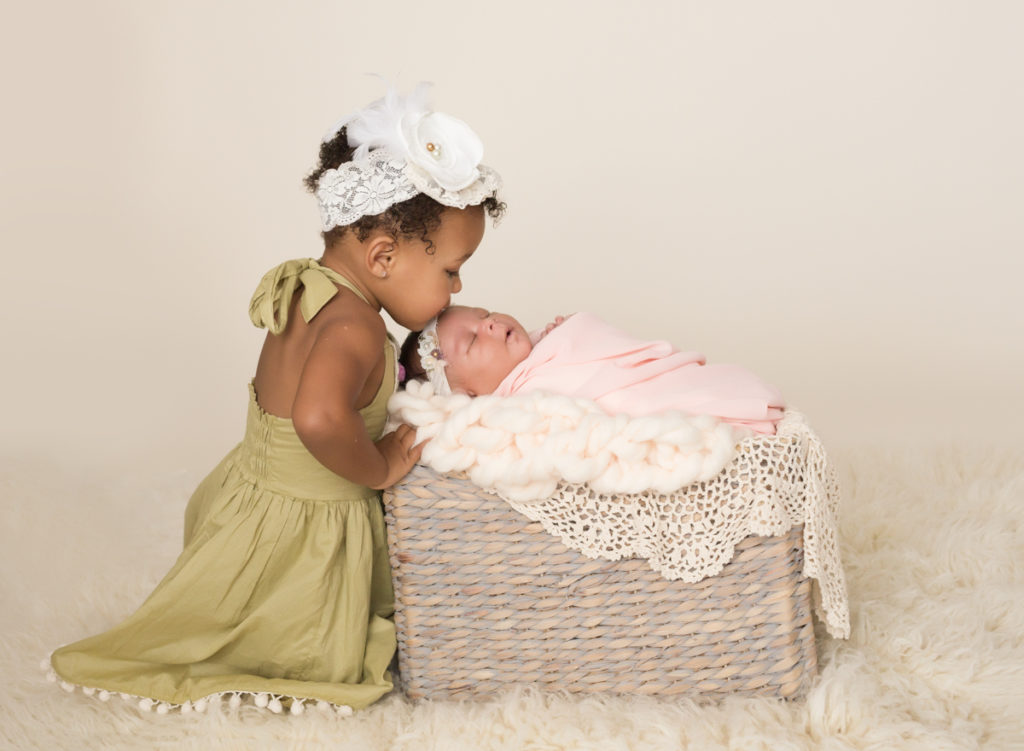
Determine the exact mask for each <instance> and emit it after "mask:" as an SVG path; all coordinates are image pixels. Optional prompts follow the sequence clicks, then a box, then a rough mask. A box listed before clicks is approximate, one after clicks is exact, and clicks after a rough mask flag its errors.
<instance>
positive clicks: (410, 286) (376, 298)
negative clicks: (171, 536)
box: [51, 85, 504, 713]
mask: <svg viewBox="0 0 1024 751" xmlns="http://www.w3.org/2000/svg"><path fill="white" fill-rule="evenodd" d="M482 152H483V149H482V145H481V143H480V141H479V139H478V138H477V136H476V135H475V133H473V131H472V130H471V129H470V128H469V127H468V126H467V125H466V124H465V123H463V122H461V121H459V120H456V119H455V118H452V117H449V116H447V115H444V114H441V113H436V112H431V111H430V110H429V109H428V107H427V103H426V86H424V85H421V86H420V87H419V88H417V89H416V90H415V91H414V92H413V93H412V94H411V95H409V96H408V97H400V96H398V95H397V94H396V93H395V92H394V91H389V92H388V94H387V96H386V97H385V98H384V99H382V100H380V101H377V102H374V103H373V104H371V105H370V106H369V107H368V108H366V109H365V110H363V111H360V112H358V113H356V114H355V115H353V116H352V117H350V118H347V119H346V120H343V121H342V122H341V123H340V124H339V125H338V127H337V128H336V129H335V130H334V131H333V132H332V133H331V134H329V135H328V137H327V138H326V139H325V141H324V143H323V144H322V146H321V148H320V164H319V167H318V168H317V169H316V170H315V171H314V172H313V173H312V174H310V175H309V176H308V177H307V179H306V184H307V186H308V187H309V189H310V190H311V191H313V192H315V193H316V195H317V198H318V199H319V203H320V210H321V216H322V220H323V222H322V223H323V238H324V253H323V256H322V257H321V258H320V259H319V260H313V259H301V260H294V261H288V262H286V263H283V264H281V265H280V266H277V267H276V268H274V269H272V270H271V271H269V272H268V273H267V274H266V276H264V277H263V280H262V281H261V282H260V285H259V287H258V288H257V290H256V292H255V294H254V295H253V298H252V303H251V305H250V308H249V315H250V318H251V319H252V321H253V323H254V324H255V325H257V326H260V327H266V328H267V329H268V330H269V334H268V335H267V338H266V342H265V344H264V346H263V350H262V352H261V354H260V358H259V363H258V364H257V367H256V374H255V377H254V379H253V380H252V382H251V383H250V384H249V408H248V421H247V426H246V432H245V437H244V439H243V440H242V442H241V443H240V444H239V445H238V446H237V447H235V449H234V450H233V451H231V453H229V454H228V455H227V457H226V458H225V459H224V460H223V461H222V462H221V463H220V465H219V466H217V468H216V469H214V470H213V472H212V473H211V474H210V475H209V476H208V477H207V478H206V479H205V480H203V482H202V483H201V484H200V485H199V488H198V489H197V490H196V491H195V494H194V495H193V496H192V499H191V500H190V501H189V504H188V508H187V510H186V513H185V545H184V550H183V552H182V554H181V556H180V557H179V558H178V561H177V562H176V563H175V565H174V567H173V568H172V569H171V571H170V572H169V573H168V574H167V575H166V577H165V578H164V580H163V581H162V582H161V583H160V584H159V585H158V586H157V588H156V590H154V592H153V593H152V594H151V595H150V597H149V598H148V599H147V600H146V602H145V603H144V604H143V605H142V607H141V608H140V609H139V610H138V611H136V612H135V613H134V614H133V615H132V616H130V617H129V618H128V619H127V620H126V621H125V622H123V623H122V624H121V625H119V626H116V627H115V628H113V629H111V630H110V631H108V632H106V633H104V634H100V635H98V636H94V637H91V638H88V639H85V640H83V641H80V642H77V643H75V644H71V645H69V646H65V647H63V648H61V649H59V650H57V651H56V652H55V653H54V654H53V656H52V660H51V661H52V666H53V669H54V671H55V672H56V675H57V676H58V677H59V678H60V679H61V680H62V681H64V685H65V687H66V688H69V689H70V688H73V686H74V685H78V686H81V687H83V688H84V689H85V690H86V692H87V693H97V692H98V695H99V697H100V698H103V699H105V698H108V697H109V694H110V693H112V692H120V693H122V694H125V695H127V696H129V697H134V698H136V699H138V700H139V703H140V706H142V707H144V708H149V707H152V706H156V708H157V710H158V711H161V712H165V711H167V710H168V709H170V708H172V707H180V708H181V709H182V710H183V711H191V710H192V709H198V710H202V709H203V708H204V707H205V706H206V704H207V702H208V700H209V698H211V697H217V698H218V699H219V698H220V696H221V695H222V694H224V693H227V694H229V695H230V702H231V703H233V704H237V703H238V702H239V701H240V700H241V697H242V696H243V695H252V696H253V697H254V699H255V701H256V704H257V705H259V706H269V707H270V708H271V709H272V710H275V711H280V710H281V709H282V708H284V707H290V709H291V711H292V712H296V713H297V712H300V711H301V710H302V707H303V701H305V700H316V701H318V702H324V703H328V704H333V705H335V706H336V707H338V708H339V709H340V710H342V711H345V712H348V711H351V710H350V709H349V708H352V707H355V708H359V707H364V706H366V705H367V704H370V703H371V702H373V701H375V700H376V699H378V698H380V697H381V696H382V695H383V694H385V693H387V692H388V691H389V690H390V689H391V686H392V684H391V678H390V675H389V673H388V665H389V663H390V661H391V658H392V656H393V654H394V651H395V629H394V624H393V622H392V620H391V616H392V613H393V609H394V603H393V595H392V591H391V572H390V569H389V566H388V554H387V546H386V540H385V531H384V520H383V516H382V511H381V504H380V493H379V489H380V488H384V487H387V486H389V485H391V484H393V483H394V482H396V481H397V480H399V479H400V478H401V477H403V476H404V475H405V474H406V472H407V471H408V470H409V469H410V468H411V467H412V465H413V463H414V462H415V461H416V459H417V458H418V456H419V452H420V447H418V446H413V438H414V435H413V431H412V429H411V428H409V427H408V426H402V427H400V428H399V429H398V430H397V431H396V432H394V433H391V434H389V435H386V436H384V437H383V438H382V437H381V433H382V432H383V428H384V422H385V418H386V409H385V405H386V403H387V400H388V397H389V396H390V395H391V393H392V392H393V391H394V388H395V386H396V383H397V375H396V362H395V348H394V345H393V342H391V341H390V340H389V339H388V337H387V335H386V329H385V324H384V321H383V319H382V318H381V316H380V312H379V311H380V309H381V308H384V309H385V310H387V312H388V313H389V314H390V315H391V317H392V318H393V319H394V320H395V321H397V322H398V323H399V324H401V325H402V326H406V327H408V328H412V329H421V328H423V327H424V326H425V325H426V324H427V322H428V321H430V320H431V318H433V317H434V316H435V315H436V314H437V313H438V312H439V311H441V310H442V309H443V308H444V307H445V306H447V305H448V303H449V302H450V298H451V295H452V294H453V293H455V292H458V291H459V290H460V289H461V287H462V283H461V282H460V280H459V269H460V268H461V266H462V265H463V264H464V263H465V262H466V260H467V259H469V257H470V256H471V255H472V254H473V252H474V251H475V250H476V248H477V245H478V244H479V243H480V240H481V238H482V236H483V233H484V214H485V212H486V213H487V214H489V215H490V216H492V217H494V218H497V217H498V216H499V215H500V214H501V212H502V211H503V210H504V204H502V203H499V202H498V200H497V197H496V191H497V189H498V187H499V185H500V179H499V177H498V175H497V173H495V172H494V171H493V170H491V169H490V168H488V167H485V166H483V165H481V164H480V158H481V156H482Z"/></svg>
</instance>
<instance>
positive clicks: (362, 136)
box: [317, 84, 501, 231]
mask: <svg viewBox="0 0 1024 751" xmlns="http://www.w3.org/2000/svg"><path fill="white" fill-rule="evenodd" d="M428 89H429V84H420V85H419V86H417V87H416V88H415V89H414V90H413V91H412V92H411V93H410V94H409V95H408V96H401V95H399V94H398V92H397V91H396V90H395V89H394V88H393V87H389V88H388V91H387V93H386V94H385V96H384V97H383V98H382V99H379V100H377V101H376V102H373V103H371V104H370V105H369V106H368V107H366V108H364V109H362V110H360V111H358V112H356V113H354V114H352V115H349V116H348V117H345V118H342V119H341V120H340V121H338V123H337V124H336V125H335V126H334V128H333V129H332V130H331V131H330V132H329V133H328V134H327V136H326V138H325V140H330V139H331V138H333V137H334V136H335V135H336V134H337V133H338V131H339V130H340V129H341V128H342V127H344V128H347V135H348V142H349V145H350V146H352V147H353V149H354V151H353V154H352V161H350V162H348V163H347V164H345V165H342V166H341V167H339V168H338V169H330V170H326V171H325V172H324V174H323V175H321V177H320V180H319V182H318V187H317V197H318V198H319V199H320V213H321V218H322V220H323V221H322V226H323V229H324V231H328V230H330V229H332V228H334V227H341V226H345V225H348V224H351V223H352V222H354V221H356V220H358V219H359V218H360V217H363V216H370V215H376V214H380V213H382V212H384V211H386V210H387V209H388V208H389V207H391V206H393V205H394V204H396V203H399V202H401V201H404V200H407V199H409V198H412V197H413V196H414V195H416V194H417V193H425V194H426V195H428V196H430V197H431V198H433V199H434V200H435V201H437V202H438V203H440V204H442V205H444V206H451V207H453V208H457V209H464V208H465V207H467V206H476V205H479V204H481V203H483V202H484V201H485V200H487V198H488V197H490V196H493V195H494V194H495V193H496V192H497V191H498V189H499V188H500V187H501V177H500V176H499V175H498V173H497V172H495V171H494V170H493V169H491V168H490V167H487V166H486V165H483V164H481V163H480V160H481V158H483V153H484V146H483V143H482V142H481V141H480V138H479V137H478V136H477V134H476V133H474V132H473V129H472V128H470V127H469V125H467V124H466V123H465V122H463V121H462V120H459V119H458V118H455V117H452V116H451V115H446V114H444V113H443V112H434V111H433V110H431V109H430V106H429V103H428V97H427V92H428Z"/></svg>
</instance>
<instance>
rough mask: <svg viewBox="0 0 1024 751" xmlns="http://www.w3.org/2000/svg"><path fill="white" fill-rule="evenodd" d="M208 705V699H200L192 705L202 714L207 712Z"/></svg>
mask: <svg viewBox="0 0 1024 751" xmlns="http://www.w3.org/2000/svg"><path fill="white" fill-rule="evenodd" d="M206 706H207V701H206V699H200V700H199V701H197V702H196V703H195V704H193V705H192V707H193V708H194V709H195V710H196V711H197V712H199V713H200V714H202V713H203V712H205V711H206Z"/></svg>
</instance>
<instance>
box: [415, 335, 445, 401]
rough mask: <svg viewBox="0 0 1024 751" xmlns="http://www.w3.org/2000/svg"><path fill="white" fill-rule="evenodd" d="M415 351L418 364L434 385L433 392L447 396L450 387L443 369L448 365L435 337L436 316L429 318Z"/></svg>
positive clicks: (439, 343)
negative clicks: (418, 360)
mask: <svg viewBox="0 0 1024 751" xmlns="http://www.w3.org/2000/svg"><path fill="white" fill-rule="evenodd" d="M416 351H417V352H418V353H419V356H420V365H421V366H422V367H423V371H424V372H425V373H426V374H427V380H428V381H430V385H431V386H433V387H434V393H435V394H437V395H438V396H448V395H449V394H451V393H452V387H451V386H450V385H449V384H448V376H447V375H445V372H444V369H445V367H446V366H447V365H448V363H446V362H445V361H444V356H443V355H442V354H441V342H440V340H439V339H438V338H437V316H435V317H434V318H432V319H431V320H430V323H428V324H427V325H426V326H424V327H423V331H421V332H420V335H419V337H418V339H417V342H416Z"/></svg>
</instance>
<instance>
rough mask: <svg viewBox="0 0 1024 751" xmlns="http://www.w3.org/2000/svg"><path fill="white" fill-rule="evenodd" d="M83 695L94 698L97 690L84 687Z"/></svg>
mask: <svg viewBox="0 0 1024 751" xmlns="http://www.w3.org/2000/svg"><path fill="white" fill-rule="evenodd" d="M82 693H83V694H85V695H86V696H92V695H93V694H95V693H96V689H94V688H93V687H92V686H82Z"/></svg>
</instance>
